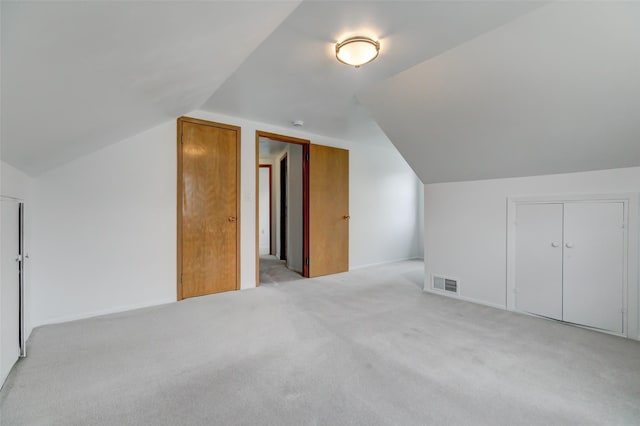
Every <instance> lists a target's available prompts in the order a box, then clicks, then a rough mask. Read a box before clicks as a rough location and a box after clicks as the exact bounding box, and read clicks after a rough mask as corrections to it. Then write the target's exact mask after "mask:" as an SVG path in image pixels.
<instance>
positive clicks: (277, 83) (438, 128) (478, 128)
mask: <svg viewBox="0 0 640 426" xmlns="http://www.w3.org/2000/svg"><path fill="white" fill-rule="evenodd" d="M1 7H2V17H1V19H2V29H1V31H2V33H1V34H2V46H1V47H2V70H1V71H2V73H1V77H2V84H1V86H2V87H1V90H2V105H1V106H2V123H1V127H2V131H1V137H2V152H1V154H2V159H3V160H4V161H7V162H8V163H10V164H12V165H14V166H16V167H18V168H20V169H22V170H24V171H26V172H28V173H30V174H32V175H36V174H38V173H40V172H42V171H44V170H48V169H51V168H54V167H56V166H57V165H60V164H63V163H65V162H67V161H70V160H72V159H74V158H77V157H79V156H81V155H85V154H87V153H89V152H93V151H95V150H98V149H100V148H101V147H103V146H105V145H107V144H110V143H115V142H118V141H121V140H124V139H126V138H127V137H130V136H132V135H133V134H136V133H138V132H141V131H144V130H146V129H148V128H150V127H153V126H154V125H157V124H160V123H162V122H164V121H166V120H169V119H175V118H176V117H177V116H180V115H182V114H185V113H188V112H190V111H192V110H195V109H205V110H209V111H212V112H220V113H224V114H228V115H236V116H240V117H245V118H249V119H254V120H258V121H264V122H268V123H271V124H275V125H281V126H282V125H283V126H287V125H290V123H291V121H292V120H299V119H301V120H304V121H305V127H304V129H305V130H306V131H309V132H312V133H317V134H322V135H326V136H330V137H337V138H342V139H349V140H353V141H359V142H362V143H366V144H377V143H382V144H389V140H391V142H392V143H393V144H395V146H396V147H397V148H398V150H399V151H400V152H401V154H402V155H403V156H404V157H405V159H406V160H407V161H408V162H409V164H410V165H411V166H412V167H413V168H414V170H415V171H416V173H417V174H418V175H419V177H420V178H421V179H422V180H423V181H424V182H425V183H432V182H446V181H460V180H472V179H485V178H494V177H510V176H525V175H538V174H546V173H560V172H571V171H582V170H595V169H605V168H613V167H626V166H636V165H640V143H639V142H638V140H639V138H638V135H640V127H639V126H640V79H639V78H638V77H637V76H638V75H640V25H638V22H640V3H638V2H560V3H541V2H520V1H514V2H508V1H507V2H505V1H496V2H488V1H481V2H478V1H468V2H466V1H450V2H441V1H436V2H427V1H425V2H416V1H408V2H404V1H389V2H380V1H370V2H360V1H354V2H348V1H344V2H329V1H305V2H302V3H301V4H299V2H291V1H288V2H277V1H256V2H247V1H237V2H234V1H213V2H190V1H175V2H171V1H169V2H163V1H157V2H42V3H35V2H16V3H12V2H6V1H3V2H2V3H1ZM351 35H370V36H372V37H374V38H378V39H379V40H380V41H381V44H382V48H381V54H380V57H379V58H378V59H377V60H376V61H374V62H372V63H371V64H367V65H365V66H363V67H362V68H360V69H358V70H356V69H354V68H351V67H348V66H345V65H343V64H340V63H338V62H337V61H336V60H335V57H334V50H333V49H334V45H335V42H336V41H339V40H341V39H344V38H346V37H348V36H351Z"/></svg>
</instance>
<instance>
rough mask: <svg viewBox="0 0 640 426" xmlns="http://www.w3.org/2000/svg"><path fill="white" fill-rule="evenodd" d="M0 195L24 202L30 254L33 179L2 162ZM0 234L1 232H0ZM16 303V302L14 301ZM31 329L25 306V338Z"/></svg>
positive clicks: (28, 276)
mask: <svg viewBox="0 0 640 426" xmlns="http://www.w3.org/2000/svg"><path fill="white" fill-rule="evenodd" d="M0 169H1V176H0V182H1V185H0V193H1V195H3V196H5V197H12V198H17V199H19V200H21V201H23V202H24V209H25V210H24V220H25V229H24V244H25V253H26V254H29V255H30V252H31V235H32V234H33V230H32V229H33V209H34V206H33V182H34V181H33V179H32V178H31V177H29V176H27V175H26V174H24V173H22V172H21V171H20V170H18V169H16V168H15V167H13V166H11V165H10V164H7V163H5V162H2V163H1V164H0ZM0 232H1V230H0ZM24 268H25V283H24V285H25V299H26V300H27V303H28V302H29V300H31V299H32V297H33V292H32V290H33V289H32V278H31V273H32V268H31V259H27V260H25V264H24ZM16 303H18V301H16ZM32 329H33V320H32V309H30V307H29V306H25V336H26V337H29V335H30V334H31V330H32Z"/></svg>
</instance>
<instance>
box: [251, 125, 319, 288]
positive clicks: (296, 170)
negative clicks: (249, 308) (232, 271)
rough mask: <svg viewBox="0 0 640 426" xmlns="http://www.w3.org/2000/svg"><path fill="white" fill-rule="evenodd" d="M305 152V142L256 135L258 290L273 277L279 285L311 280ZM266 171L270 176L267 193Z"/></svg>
mask: <svg viewBox="0 0 640 426" xmlns="http://www.w3.org/2000/svg"><path fill="white" fill-rule="evenodd" d="M309 146H310V141H309V140H306V139H299V138H293V137H290V136H284V135H278V134H274V133H268V132H262V131H256V194H257V200H256V201H257V202H256V286H258V285H260V283H261V282H262V283H264V282H269V281H270V280H269V279H268V278H266V277H267V275H269V276H271V275H272V274H273V275H274V276H275V274H277V276H278V281H281V280H291V279H296V278H300V276H302V277H309V265H308V259H309V163H308V158H309ZM264 169H269V170H270V171H271V172H270V176H271V178H270V179H271V184H269V188H271V190H270V191H267V190H266V188H267V184H266V182H263V181H262V180H266V179H267V174H266V172H264V171H261V170H264ZM261 178H262V180H261ZM265 197H269V202H265V200H264V198H265ZM261 208H262V210H263V211H262V212H261ZM266 208H268V209H269V215H267V212H265V211H264V209H266ZM267 216H269V217H270V218H271V219H270V220H269V225H268V226H266V225H265V218H266V217H267ZM261 218H262V224H261ZM267 233H268V234H269V241H270V242H269V247H268V253H267V250H266V234H267ZM261 266H262V269H263V274H262V277H263V279H261V273H260V272H261Z"/></svg>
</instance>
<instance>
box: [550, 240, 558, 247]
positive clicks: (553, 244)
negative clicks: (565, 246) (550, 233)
mask: <svg viewBox="0 0 640 426" xmlns="http://www.w3.org/2000/svg"><path fill="white" fill-rule="evenodd" d="M551 247H560V243H556V242H555V241H554V242H552V243H551Z"/></svg>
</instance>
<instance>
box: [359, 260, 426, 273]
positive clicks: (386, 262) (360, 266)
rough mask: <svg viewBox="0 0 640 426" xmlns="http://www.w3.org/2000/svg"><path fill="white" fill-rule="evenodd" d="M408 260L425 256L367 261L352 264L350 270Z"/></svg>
mask: <svg viewBox="0 0 640 426" xmlns="http://www.w3.org/2000/svg"><path fill="white" fill-rule="evenodd" d="M407 260H424V258H422V257H403V258H401V259H394V260H385V261H383V262H377V263H367V264H365V265H356V266H350V267H349V270H350V271H355V270H357V269H364V268H371V267H372V266H382V265H389V264H391V263H398V262H406V261H407Z"/></svg>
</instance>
